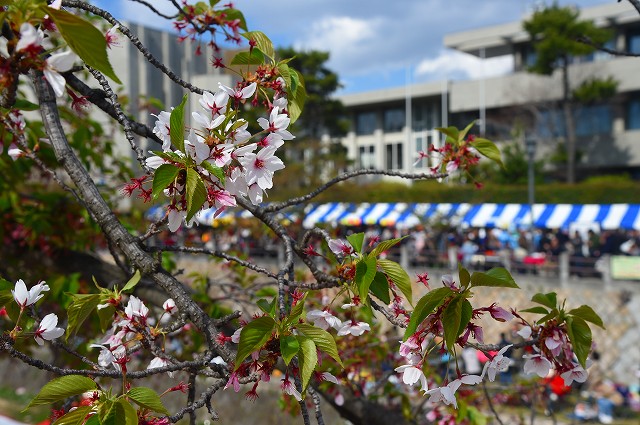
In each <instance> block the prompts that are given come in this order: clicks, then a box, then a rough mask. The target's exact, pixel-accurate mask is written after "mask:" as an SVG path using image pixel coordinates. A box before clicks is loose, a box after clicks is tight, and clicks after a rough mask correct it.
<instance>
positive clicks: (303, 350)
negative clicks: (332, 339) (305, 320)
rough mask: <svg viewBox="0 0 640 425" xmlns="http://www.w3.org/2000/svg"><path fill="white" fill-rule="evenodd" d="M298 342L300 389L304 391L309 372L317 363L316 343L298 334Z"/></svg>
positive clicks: (310, 372) (307, 382) (309, 375)
mask: <svg viewBox="0 0 640 425" xmlns="http://www.w3.org/2000/svg"><path fill="white" fill-rule="evenodd" d="M298 343H299V344H300V354H299V355H298V362H299V363H300V379H302V391H303V392H304V391H305V390H306V389H307V385H309V379H310V378H311V374H312V373H313V370H314V369H315V368H316V365H317V364H318V352H317V351H316V344H315V343H314V342H313V340H312V339H311V338H305V337H301V336H298Z"/></svg>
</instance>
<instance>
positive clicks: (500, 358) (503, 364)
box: [481, 344, 513, 382]
mask: <svg viewBox="0 0 640 425" xmlns="http://www.w3.org/2000/svg"><path fill="white" fill-rule="evenodd" d="M512 346H513V344H509V345H505V346H504V347H502V348H501V349H500V351H498V354H496V355H495V356H494V357H493V359H491V361H489V362H487V363H485V365H484V369H482V375H481V376H482V377H484V374H485V373H486V374H487V376H488V377H489V381H491V382H493V381H495V379H496V373H498V372H504V371H505V370H507V369H508V368H509V366H510V365H511V359H510V358H509V357H505V356H504V355H503V354H504V353H505V351H507V350H508V349H509V348H511V347H512Z"/></svg>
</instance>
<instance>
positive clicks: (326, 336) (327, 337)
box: [296, 323, 344, 367]
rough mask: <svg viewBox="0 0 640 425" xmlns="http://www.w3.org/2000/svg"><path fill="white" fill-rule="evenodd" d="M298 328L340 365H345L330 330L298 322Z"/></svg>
mask: <svg viewBox="0 0 640 425" xmlns="http://www.w3.org/2000/svg"><path fill="white" fill-rule="evenodd" d="M296 329H298V332H300V333H302V334H303V335H304V336H306V337H308V338H311V339H312V340H313V342H314V343H315V344H316V346H317V347H318V348H319V349H320V350H322V351H323V352H325V353H326V354H328V355H329V356H331V357H332V358H333V359H334V360H335V361H336V362H337V363H338V364H339V365H340V366H342V367H344V365H343V364H342V360H340V355H339V354H338V347H337V346H336V341H335V340H334V339H333V337H332V336H331V334H330V333H329V332H327V331H325V330H324V329H320V328H318V327H316V326H313V325H310V324H308V323H297V324H296Z"/></svg>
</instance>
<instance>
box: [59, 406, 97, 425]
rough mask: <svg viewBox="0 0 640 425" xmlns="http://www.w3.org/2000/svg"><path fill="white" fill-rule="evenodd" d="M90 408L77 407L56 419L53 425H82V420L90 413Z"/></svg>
mask: <svg viewBox="0 0 640 425" xmlns="http://www.w3.org/2000/svg"><path fill="white" fill-rule="evenodd" d="M91 410H92V408H91V406H79V407H78V408H77V409H75V410H72V411H71V412H69V413H67V414H65V415H64V416H62V417H60V418H58V419H57V420H56V421H55V422H54V423H53V425H83V424H84V418H86V417H87V415H88V414H89V412H91Z"/></svg>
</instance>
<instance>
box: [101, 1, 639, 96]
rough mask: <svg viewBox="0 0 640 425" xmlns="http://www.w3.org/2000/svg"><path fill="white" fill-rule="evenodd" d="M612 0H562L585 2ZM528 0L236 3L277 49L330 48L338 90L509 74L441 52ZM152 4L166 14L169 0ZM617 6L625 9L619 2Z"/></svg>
mask: <svg viewBox="0 0 640 425" xmlns="http://www.w3.org/2000/svg"><path fill="white" fill-rule="evenodd" d="M615 2H616V1H615V0H608V1H603V0H572V1H568V0H559V1H558V3H560V4H561V5H577V6H579V7H587V6H593V5H599V4H604V3H615ZM96 3H98V5H100V6H102V7H105V8H107V9H108V10H111V11H112V13H113V14H114V15H115V16H116V17H118V18H120V19H127V20H130V21H135V22H140V23H143V24H146V25H152V26H154V27H157V28H164V29H171V25H170V23H169V22H168V21H163V20H162V19H160V18H157V17H153V16H151V15H150V14H149V13H148V11H147V10H146V9H145V8H144V7H143V6H141V5H140V4H138V3H135V2H132V1H130V0H102V1H98V2H96ZM540 3H541V2H540V1H533V0H480V1H479V0H395V1H388V0H367V1H364V0H270V1H268V2H264V1H257V0H236V1H234V4H235V5H236V7H237V8H239V9H240V10H242V11H243V13H244V14H245V17H246V20H247V24H248V26H249V29H250V30H260V31H263V32H264V33H266V34H267V35H268V36H269V37H270V38H271V39H272V40H273V41H274V43H275V44H276V45H277V46H294V47H296V48H298V49H316V50H325V51H329V52H330V55H331V59H330V60H329V67H330V68H331V69H332V70H334V71H335V72H337V73H338V75H339V76H340V79H341V82H342V85H343V89H342V90H341V92H342V93H354V92H362V91H367V90H375V89H383V88H388V87H396V86H402V85H404V84H405V82H407V81H410V82H422V81H435V80H443V79H467V78H478V77H480V76H482V75H485V76H486V75H499V74H501V73H505V72H508V70H509V69H510V66H511V63H510V61H509V59H508V58H497V59H491V60H488V61H486V62H484V64H481V63H480V61H479V60H478V59H476V58H474V57H472V56H469V55H465V54H462V53H457V52H452V51H450V50H447V49H444V47H443V42H442V40H443V37H444V35H445V34H448V33H451V32H456V31H464V30H470V29H475V28H480V27H483V26H489V25H495V24H500V23H506V22H510V21H514V20H518V19H520V18H522V17H523V16H525V15H526V13H527V12H529V11H531V9H532V8H533V7H534V5H536V4H540ZM153 4H154V6H156V7H157V8H159V9H161V10H164V11H170V10H171V9H170V8H171V4H170V2H169V1H168V0H155V1H153ZM620 7H628V6H627V5H623V4H621V5H620Z"/></svg>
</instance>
